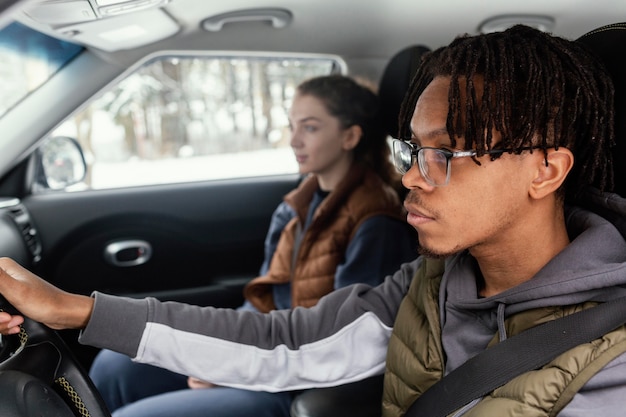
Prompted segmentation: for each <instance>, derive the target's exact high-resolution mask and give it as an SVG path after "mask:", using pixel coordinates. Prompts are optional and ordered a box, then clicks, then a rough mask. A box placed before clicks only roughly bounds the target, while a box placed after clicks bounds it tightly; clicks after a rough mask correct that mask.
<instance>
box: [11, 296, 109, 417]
mask: <svg viewBox="0 0 626 417" xmlns="http://www.w3.org/2000/svg"><path fill="white" fill-rule="evenodd" d="M0 310H2V311H7V312H9V313H11V314H19V313H18V312H17V311H16V310H15V308H13V306H11V305H10V304H9V303H8V302H7V301H6V300H5V299H4V297H2V296H0ZM2 341H3V342H2V346H0V416H2V417H34V416H55V417H111V414H110V413H109V411H108V409H107V407H106V405H105V404H104V401H103V400H102V398H101V396H100V394H99V393H98V390H97V389H96V387H95V386H94V385H93V382H92V381H91V379H90V378H89V375H88V373H87V372H86V371H85V369H84V368H83V367H82V366H81V365H80V363H79V362H78V361H77V360H76V358H75V357H74V354H73V353H72V352H71V351H70V350H69V348H68V347H67V345H66V344H65V342H64V341H63V339H62V338H61V337H60V336H59V334H57V332H56V331H54V330H52V329H50V328H49V327H47V326H45V325H43V324H41V323H38V322H36V321H33V320H31V319H29V318H27V317H24V323H23V324H22V326H21V331H20V333H19V334H17V335H12V336H3V337H2Z"/></svg>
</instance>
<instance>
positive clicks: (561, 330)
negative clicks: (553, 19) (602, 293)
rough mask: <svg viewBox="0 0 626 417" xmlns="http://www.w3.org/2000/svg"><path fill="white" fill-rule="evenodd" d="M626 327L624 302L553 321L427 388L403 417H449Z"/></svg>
mask: <svg viewBox="0 0 626 417" xmlns="http://www.w3.org/2000/svg"><path fill="white" fill-rule="evenodd" d="M624 323H626V297H623V298H619V299H616V300H613V301H609V302H606V303H602V304H599V305H597V306H595V307H592V308H588V309H586V310H583V311H580V312H577V313H574V314H571V315H569V316H565V317H562V318H560V319H556V320H552V321H549V322H547V323H544V324H540V325H538V326H535V327H533V328H530V329H528V330H526V331H524V332H522V333H519V334H517V335H515V336H512V337H510V338H509V339H507V340H504V341H502V342H500V343H498V344H497V345H495V346H492V347H490V348H488V349H486V350H484V351H482V352H481V353H479V354H478V355H476V356H474V357H473V358H471V359H470V360H468V361H467V362H465V363H464V364H463V365H461V366H459V367H458V368H457V369H455V370H454V371H452V372H450V373H449V374H448V375H446V376H445V377H444V378H442V379H440V380H439V381H438V382H437V383H435V384H434V385H433V386H431V387H430V388H429V389H427V390H426V391H425V392H424V393H423V394H422V395H421V396H420V397H418V398H417V400H415V401H414V402H413V404H411V406H410V407H409V409H408V410H407V412H406V414H405V415H404V417H417V416H421V417H440V416H447V415H449V414H451V413H453V412H454V411H456V410H458V409H460V408H461V407H463V406H465V405H467V404H469V403H470V402H472V401H473V400H475V399H477V398H481V397H483V396H485V395H486V394H488V393H490V392H491V391H493V390H495V389H496V388H498V387H501V386H502V385H504V384H506V383H507V382H508V381H510V380H511V379H513V378H514V377H516V376H518V375H521V374H523V373H525V372H528V371H532V370H535V369H538V368H540V367H541V366H543V365H545V364H546V363H548V362H550V361H551V360H553V359H554V358H556V357H557V356H559V355H560V354H562V353H564V352H566V351H568V350H569V349H572V348H574V347H576V346H578V345H581V344H583V343H588V342H591V341H592V340H595V339H598V338H600V337H602V336H603V335H605V334H607V333H609V332H610V331H612V330H615V329H616V328H618V327H619V326H621V325H623V324H624Z"/></svg>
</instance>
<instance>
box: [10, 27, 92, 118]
mask: <svg viewBox="0 0 626 417" xmlns="http://www.w3.org/2000/svg"><path fill="white" fill-rule="evenodd" d="M82 50H83V48H82V47H81V46H79V45H76V44H72V43H69V42H65V41H61V40H59V39H56V38H53V37H51V36H48V35H45V34H43V33H40V32H37V31H35V30H33V29H30V28H29V27H27V26H24V25H22V24H20V23H17V22H14V23H11V24H10V25H8V26H5V27H4V28H3V29H2V30H0V74H1V76H0V117H2V116H3V115H4V114H5V113H6V112H8V111H9V110H10V109H11V108H12V107H13V106H15V105H16V104H17V103H18V102H19V101H20V100H22V99H24V97H26V96H27V95H28V94H30V93H31V92H32V91H34V90H36V89H37V88H39V87H40V86H41V85H42V84H44V83H45V82H46V81H48V80H49V79H50V77H52V76H53V75H54V74H55V73H56V72H57V71H58V70H59V69H61V68H62V67H63V66H64V65H65V64H67V63H68V62H70V61H71V60H72V59H73V58H74V57H75V56H76V55H78V54H79V53H80V52H81V51H82Z"/></svg>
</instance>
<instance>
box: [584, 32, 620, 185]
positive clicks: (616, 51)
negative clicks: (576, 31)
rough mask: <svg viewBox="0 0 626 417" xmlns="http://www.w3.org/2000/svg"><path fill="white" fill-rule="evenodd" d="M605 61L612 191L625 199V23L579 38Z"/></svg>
mask: <svg viewBox="0 0 626 417" xmlns="http://www.w3.org/2000/svg"><path fill="white" fill-rule="evenodd" d="M578 42H581V43H583V44H585V45H587V47H589V48H590V49H591V50H592V51H593V52H594V53H595V54H596V55H597V56H598V58H600V60H602V61H603V62H604V65H605V67H606V68H607V70H608V71H609V73H610V74H611V78H612V79H613V84H614V86H615V138H616V146H615V148H614V150H613V162H614V169H615V192H616V193H617V194H619V195H621V196H623V197H626V55H625V54H623V53H622V49H623V47H624V45H626V23H615V24H611V25H606V26H602V27H600V28H598V29H595V30H592V31H591V32H588V33H587V34H585V35H583V36H581V37H580V38H579V39H578Z"/></svg>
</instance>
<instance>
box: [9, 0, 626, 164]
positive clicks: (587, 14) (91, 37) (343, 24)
mask: <svg viewBox="0 0 626 417" xmlns="http://www.w3.org/2000/svg"><path fill="white" fill-rule="evenodd" d="M118 6H123V7H125V9H124V10H123V12H122V13H119V14H116V15H113V16H110V17H105V16H104V13H101V12H102V10H103V9H102V8H107V7H118ZM133 7H135V8H133ZM137 8H139V9H137ZM250 9H254V10H258V9H273V10H275V9H280V10H286V11H287V12H288V13H289V14H290V16H291V19H290V21H288V22H287V24H286V25H285V26H284V27H278V28H276V27H273V26H272V25H271V24H269V23H268V22H267V21H258V20H254V19H245V18H244V19H243V21H237V22H232V23H226V24H224V25H223V26H222V27H221V30H218V31H207V30H204V29H202V22H203V21H205V19H208V18H212V17H214V16H216V15H220V14H223V13H232V12H241V11H246V10H250ZM2 12H5V13H2ZM0 13H2V14H1V15H0V26H2V25H4V24H5V23H6V22H8V21H10V18H9V17H12V18H15V19H17V20H18V21H20V22H22V23H24V24H27V25H29V26H32V27H34V28H35V29H38V30H40V31H43V32H45V33H48V34H52V35H54V36H57V37H60V38H63V39H67V40H70V41H73V42H76V43H80V44H83V45H84V46H86V47H87V52H86V53H84V54H81V57H80V59H77V60H74V62H72V64H71V65H69V66H68V68H65V69H64V71H63V74H60V76H57V77H55V79H54V80H52V81H51V82H48V83H47V84H46V86H44V87H43V88H40V89H38V90H37V91H35V92H34V93H33V94H31V96H30V97H28V98H27V99H25V100H24V101H23V102H22V103H21V104H20V106H17V107H16V108H15V109H14V110H13V111H12V112H10V113H9V114H7V115H5V116H4V117H3V118H1V119H0V130H1V131H2V132H3V135H2V136H1V137H0V148H1V149H3V153H2V154H0V175H3V174H4V173H5V172H7V170H9V169H11V168H12V167H14V166H15V165H17V164H18V163H19V162H20V161H22V160H23V159H24V158H26V157H27V156H28V155H29V152H30V149H32V147H33V146H36V144H37V142H38V141H39V140H41V139H42V138H44V137H45V136H46V135H47V134H49V133H50V132H51V131H52V130H53V129H54V127H55V126H57V125H58V124H59V123H61V122H62V120H63V119H65V118H66V117H67V116H69V115H70V114H71V113H73V112H74V111H75V110H76V109H77V108H79V107H81V106H82V105H84V103H86V102H88V101H89V100H90V99H91V98H93V97H94V96H96V95H97V94H98V93H99V92H100V91H102V89H104V88H106V86H107V85H109V84H110V83H112V82H115V80H116V79H118V78H119V77H121V76H122V75H123V73H124V72H126V71H127V70H128V69H129V68H131V67H134V66H135V65H136V64H137V63H138V62H141V61H143V60H145V59H148V58H149V57H150V56H151V55H152V54H156V53H163V52H165V53H167V52H168V51H174V53H177V52H181V51H192V52H194V51H203V52H207V53H209V52H214V53H215V52H217V53H220V52H221V51H227V52H230V51H255V52H263V51H265V52H272V53H275V52H281V53H298V54H301V53H303V52H305V53H317V54H332V55H337V56H340V57H341V58H342V60H343V62H345V64H347V68H348V72H349V73H350V74H351V75H353V76H357V77H365V78H368V79H370V80H371V81H373V82H377V81H378V80H379V79H380V76H381V74H382V72H383V70H384V67H385V65H386V64H387V62H388V61H389V59H390V58H391V56H392V55H393V54H395V53H396V52H398V51H400V50H402V49H404V48H406V47H407V46H410V45H416V44H420V45H425V46H427V47H429V48H431V49H432V48H436V47H439V46H442V45H445V44H447V43H449V42H450V41H451V40H452V39H453V38H454V37H455V36H456V35H458V34H462V33H470V34H475V33H477V32H478V31H479V27H480V26H481V24H482V23H484V22H485V21H487V20H489V19H492V18H498V17H503V16H504V17H510V18H512V20H511V21H512V22H520V23H526V22H529V18H530V23H533V22H534V21H535V20H536V19H537V17H539V18H544V19H548V20H549V21H550V22H551V23H552V24H553V26H552V27H551V31H552V32H553V33H555V34H558V35H561V36H565V37H567V38H572V39H573V38H577V37H579V36H580V35H582V34H584V33H586V32H588V31H590V30H592V29H595V28H597V27H599V26H602V25H605V24H609V23H616V22H620V21H626V2H615V1H614V0H550V1H546V0H516V1H510V0H507V1H502V0H476V1H467V0H438V1H434V2H433V1H429V2H426V1H422V0H368V1H363V0H272V1H271V2H267V3H265V2H263V0H21V1H15V0H0ZM85 16H86V17H85ZM509 23H510V22H509ZM279 26H280V25H279ZM138 35H139V36H138ZM85 74H89V77H85ZM42 103H44V105H42ZM50 109H54V111H50ZM33 117H34V118H35V119H36V120H37V123H24V121H28V120H31V119H32V118H33Z"/></svg>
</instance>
